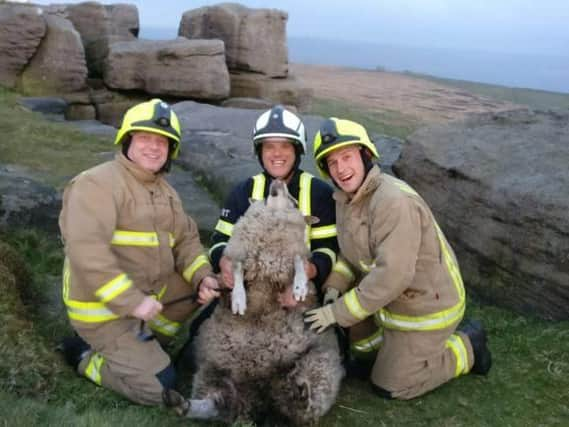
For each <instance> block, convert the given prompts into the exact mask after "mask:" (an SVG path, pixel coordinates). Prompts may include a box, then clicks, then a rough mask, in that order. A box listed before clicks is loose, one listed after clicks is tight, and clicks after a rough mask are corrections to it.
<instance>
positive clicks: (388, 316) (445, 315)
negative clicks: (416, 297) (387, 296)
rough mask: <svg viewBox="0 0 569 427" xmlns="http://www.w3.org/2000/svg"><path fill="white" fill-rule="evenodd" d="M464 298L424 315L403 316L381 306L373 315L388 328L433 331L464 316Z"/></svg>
mask: <svg viewBox="0 0 569 427" xmlns="http://www.w3.org/2000/svg"><path fill="white" fill-rule="evenodd" d="M464 308H465V303H464V300H461V301H459V303H458V304H456V305H455V306H453V307H451V308H449V309H447V310H442V311H439V312H437V313H433V314H428V315H426V316H404V315H402V314H395V313H392V312H390V311H388V310H387V309H385V308H382V309H381V310H379V311H378V312H376V313H375V314H374V315H375V316H377V317H378V319H376V320H380V321H381V324H382V325H383V326H385V327H386V328H389V329H397V330H399V331H434V330H438V329H445V328H448V327H449V326H451V325H453V324H455V323H457V322H459V321H460V320H461V319H462V317H463V316H464Z"/></svg>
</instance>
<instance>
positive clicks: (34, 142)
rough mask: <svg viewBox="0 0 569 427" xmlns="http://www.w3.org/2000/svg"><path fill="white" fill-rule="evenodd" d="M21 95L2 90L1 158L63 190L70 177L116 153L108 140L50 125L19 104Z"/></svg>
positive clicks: (0, 121)
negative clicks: (102, 158)
mask: <svg viewBox="0 0 569 427" xmlns="http://www.w3.org/2000/svg"><path fill="white" fill-rule="evenodd" d="M17 99H18V95H17V94H16V93H14V92H11V91H8V90H5V89H2V88H1V87H0V129H1V130H2V141H3V142H2V144H0V159H2V163H4V164H18V165H21V166H24V167H26V168H28V169H29V170H30V172H31V173H32V174H34V175H37V176H39V177H41V178H42V179H44V180H45V181H46V182H48V183H49V184H52V185H55V186H57V187H61V186H62V185H63V184H64V183H65V182H66V181H67V180H68V179H69V178H70V177H72V176H74V175H76V174H77V173H79V172H80V171H82V170H84V169H87V168H88V167H90V166H93V165H95V164H97V163H100V162H101V159H100V156H101V154H102V153H105V152H109V151H112V150H113V147H112V142H111V141H109V140H108V138H101V137H96V136H89V135H86V134H84V133H82V132H80V131H79V130H76V129H73V128H71V127H69V126H66V125H64V124H61V123H55V122H48V121H46V120H45V119H44V118H43V117H42V116H41V114H40V113H33V112H30V111H28V110H26V109H24V108H23V107H22V106H20V105H19V104H18V103H17Z"/></svg>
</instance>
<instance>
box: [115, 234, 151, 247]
mask: <svg viewBox="0 0 569 427" xmlns="http://www.w3.org/2000/svg"><path fill="white" fill-rule="evenodd" d="M111 244H113V245H117V246H148V247H156V246H159V245H160V242H159V240H158V234H156V233H155V232H152V231H148V232H146V231H125V230H115V232H114V233H113V239H112V240H111Z"/></svg>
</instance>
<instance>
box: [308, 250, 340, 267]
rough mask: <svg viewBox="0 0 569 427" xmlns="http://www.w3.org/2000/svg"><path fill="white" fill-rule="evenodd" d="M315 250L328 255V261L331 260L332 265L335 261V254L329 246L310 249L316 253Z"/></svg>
mask: <svg viewBox="0 0 569 427" xmlns="http://www.w3.org/2000/svg"><path fill="white" fill-rule="evenodd" d="M316 252H320V253H323V254H325V255H328V257H329V258H330V261H331V262H332V265H334V263H335V262H336V254H335V252H334V251H333V250H332V249H329V248H318V249H314V250H313V251H312V253H313V254H314V253H316Z"/></svg>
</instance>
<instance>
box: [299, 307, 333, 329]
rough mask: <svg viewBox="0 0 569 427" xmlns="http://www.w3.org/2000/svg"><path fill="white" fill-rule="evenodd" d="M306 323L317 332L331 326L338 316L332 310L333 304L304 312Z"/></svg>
mask: <svg viewBox="0 0 569 427" xmlns="http://www.w3.org/2000/svg"><path fill="white" fill-rule="evenodd" d="M304 323H307V324H309V325H310V329H311V330H316V333H318V334H321V333H322V332H324V331H325V330H326V329H328V327H329V326H332V325H334V324H335V323H336V316H334V312H333V311H332V305H331V304H328V305H325V306H323V307H320V308H315V309H313V310H310V311H307V312H306V313H304Z"/></svg>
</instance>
